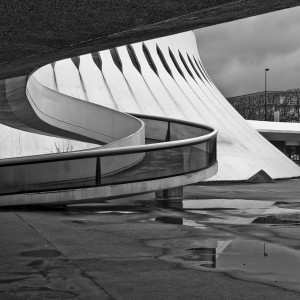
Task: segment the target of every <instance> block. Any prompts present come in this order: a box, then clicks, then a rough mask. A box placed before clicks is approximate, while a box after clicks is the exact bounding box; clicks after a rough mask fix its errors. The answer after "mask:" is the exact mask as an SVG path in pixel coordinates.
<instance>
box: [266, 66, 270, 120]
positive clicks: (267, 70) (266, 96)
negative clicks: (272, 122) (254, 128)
mask: <svg viewBox="0 0 300 300" xmlns="http://www.w3.org/2000/svg"><path fill="white" fill-rule="evenodd" d="M268 71H269V69H265V121H267V72H268Z"/></svg>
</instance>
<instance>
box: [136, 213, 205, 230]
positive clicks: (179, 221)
mask: <svg viewBox="0 0 300 300" xmlns="http://www.w3.org/2000/svg"><path fill="white" fill-rule="evenodd" d="M151 221H157V222H161V223H166V224H176V225H185V226H192V227H194V228H198V229H204V228H206V226H205V225H204V224H199V223H196V222H194V221H192V220H188V219H184V218H180V217H176V216H170V215H168V216H159V217H156V218H155V219H151ZM140 222H144V221H143V220H142V221H140Z"/></svg>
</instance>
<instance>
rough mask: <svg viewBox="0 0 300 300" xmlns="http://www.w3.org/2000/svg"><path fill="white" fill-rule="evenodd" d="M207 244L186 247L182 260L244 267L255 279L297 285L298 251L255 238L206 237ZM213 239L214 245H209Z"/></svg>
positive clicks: (209, 265) (299, 272)
mask: <svg viewBox="0 0 300 300" xmlns="http://www.w3.org/2000/svg"><path fill="white" fill-rule="evenodd" d="M206 242H207V244H209V245H208V246H207V247H199V248H189V249H186V253H187V254H186V257H185V260H188V261H194V262H197V264H198V265H199V266H201V267H205V268H214V269H223V270H224V269H226V272H229V273H230V270H240V271H246V272H249V273H251V274H252V276H253V277H255V278H257V279H259V280H267V281H272V282H274V283H282V284H283V283H287V284H292V285H294V286H295V288H296V289H299V284H300V252H299V251H297V250H293V249H290V248H287V247H283V246H279V245H275V244H271V243H265V242H263V241H259V240H248V239H243V238H235V239H233V240H227V241H217V240H207V241H206ZM214 243H215V246H214V247H212V245H213V244H214Z"/></svg>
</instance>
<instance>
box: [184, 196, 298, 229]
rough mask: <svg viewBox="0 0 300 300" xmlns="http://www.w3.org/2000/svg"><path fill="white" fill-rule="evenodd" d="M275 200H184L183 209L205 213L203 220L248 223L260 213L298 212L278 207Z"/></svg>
mask: <svg viewBox="0 0 300 300" xmlns="http://www.w3.org/2000/svg"><path fill="white" fill-rule="evenodd" d="M276 204H277V203H276V202H275V201H262V200H244V199H209V200H202V199H201V200H200V199H199V200H188V199H187V200H184V201H183V209H184V210H187V211H189V212H190V213H196V214H201V215H203V216H204V215H205V216H206V219H203V222H208V223H219V224H249V223H252V222H254V221H255V219H256V218H257V217H259V216H261V215H278V214H294V213H299V210H297V209H294V208H293V209H291V208H285V207H279V206H277V205H276Z"/></svg>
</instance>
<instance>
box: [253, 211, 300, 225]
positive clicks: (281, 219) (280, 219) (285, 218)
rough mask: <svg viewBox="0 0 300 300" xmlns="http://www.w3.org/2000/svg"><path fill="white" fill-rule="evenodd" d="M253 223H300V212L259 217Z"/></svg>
mask: <svg viewBox="0 0 300 300" xmlns="http://www.w3.org/2000/svg"><path fill="white" fill-rule="evenodd" d="M252 223H255V224H272V225H282V224H284V225H286V224H289V225H294V226H296V225H300V214H281V215H268V216H262V217H257V218H256V219H255V220H254V221H253V222H252Z"/></svg>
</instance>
